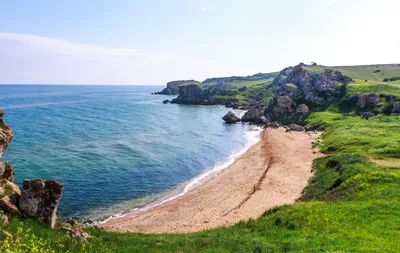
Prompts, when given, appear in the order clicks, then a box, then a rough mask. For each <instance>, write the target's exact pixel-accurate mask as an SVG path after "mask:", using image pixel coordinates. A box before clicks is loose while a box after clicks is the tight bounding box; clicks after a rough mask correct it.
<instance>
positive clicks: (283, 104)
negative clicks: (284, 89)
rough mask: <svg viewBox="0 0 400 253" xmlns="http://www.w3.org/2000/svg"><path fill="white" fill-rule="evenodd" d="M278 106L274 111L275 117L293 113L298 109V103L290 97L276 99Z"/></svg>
mask: <svg viewBox="0 0 400 253" xmlns="http://www.w3.org/2000/svg"><path fill="white" fill-rule="evenodd" d="M275 104H276V106H275V108H274V110H273V113H274V115H275V116H277V117H279V116H283V115H285V114H290V113H292V112H293V111H294V110H295V108H296V103H295V102H294V101H293V100H292V99H291V98H290V97H288V96H279V97H278V98H277V99H276V103H275Z"/></svg>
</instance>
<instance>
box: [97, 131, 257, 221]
mask: <svg viewBox="0 0 400 253" xmlns="http://www.w3.org/2000/svg"><path fill="white" fill-rule="evenodd" d="M261 132H262V128H261V127H259V126H255V125H254V126H249V130H248V131H246V132H245V133H244V136H245V138H246V139H247V143H245V145H244V147H243V148H241V149H240V150H239V151H236V152H235V151H232V153H231V154H230V155H229V157H228V158H227V159H225V160H223V161H222V162H217V163H216V164H215V165H213V166H211V167H209V168H208V169H207V170H205V171H204V172H202V173H201V174H200V175H198V176H196V177H194V178H192V179H189V180H188V181H187V182H186V183H184V184H182V185H179V186H177V187H175V188H173V189H170V190H167V191H165V192H164V193H160V194H157V195H155V196H153V197H152V198H150V200H149V201H147V202H145V203H144V204H142V205H139V206H137V207H135V208H133V209H131V210H128V211H124V212H119V213H116V214H113V215H111V216H109V217H107V218H106V219H102V220H98V221H97V222H96V224H97V225H102V224H105V223H107V222H109V221H112V220H115V219H120V218H124V217H126V216H127V215H134V214H138V213H141V212H145V211H147V210H148V209H150V208H154V207H157V206H160V205H163V204H165V203H167V202H169V201H173V200H175V199H177V198H179V197H182V196H183V195H185V194H186V193H187V192H188V191H190V190H191V189H193V188H195V187H198V186H200V185H202V184H204V183H206V182H207V181H208V180H211V179H213V178H214V177H216V176H218V174H219V173H220V172H222V171H223V170H225V169H226V168H228V167H229V166H231V165H232V164H233V163H235V161H236V160H237V159H239V158H240V157H241V156H242V155H243V154H245V153H246V152H247V151H248V150H249V149H250V148H252V147H253V146H254V145H256V144H257V143H258V142H259V141H260V140H261V136H260V134H261Z"/></svg>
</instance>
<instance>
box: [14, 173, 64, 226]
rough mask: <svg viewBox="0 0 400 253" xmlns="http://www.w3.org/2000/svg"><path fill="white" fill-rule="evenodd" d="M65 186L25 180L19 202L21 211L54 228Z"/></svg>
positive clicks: (51, 182)
mask: <svg viewBox="0 0 400 253" xmlns="http://www.w3.org/2000/svg"><path fill="white" fill-rule="evenodd" d="M63 188H64V185H63V184H62V183H59V182H57V181H53V180H43V179H33V180H24V183H23V186H22V194H21V198H20V200H19V206H20V209H21V211H23V212H25V213H26V214H27V215H29V216H31V217H35V218H38V219H39V220H41V221H42V222H44V223H45V224H47V225H49V226H50V228H54V225H55V223H56V218H57V216H56V214H57V208H58V204H59V203H60V199H61V195H62V191H63Z"/></svg>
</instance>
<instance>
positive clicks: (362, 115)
mask: <svg viewBox="0 0 400 253" xmlns="http://www.w3.org/2000/svg"><path fill="white" fill-rule="evenodd" d="M361 117H362V118H363V119H366V120H369V119H370V118H373V117H375V114H374V113H372V112H363V113H361Z"/></svg>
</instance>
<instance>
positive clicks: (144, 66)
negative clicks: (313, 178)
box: [0, 0, 400, 85]
mask: <svg viewBox="0 0 400 253" xmlns="http://www.w3.org/2000/svg"><path fill="white" fill-rule="evenodd" d="M399 11H400V1H398V0H301V1H299V0H279V1H278V0H274V1H272V0H146V1H139V0H112V1H111V0H109V1H108V0H95V1H94V0H85V1H82V0H68V1H67V0H64V1H61V0H60V1H54V0H40V1H39V0H38V1H31V0H19V1H7V0H0V83H1V84H115V85H163V84H165V83H166V82H168V81H171V80H182V79H195V80H199V81H202V80H204V79H206V78H208V77H222V76H233V75H252V74H255V73H259V72H263V73H266V72H273V71H278V70H280V69H282V68H284V67H287V66H292V65H296V64H298V63H300V62H305V63H310V62H317V63H319V64H323V65H327V66H337V65H361V64H378V63H400V49H399V48H400V33H398V25H399V24H400V23H399V18H398V13H399Z"/></svg>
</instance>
